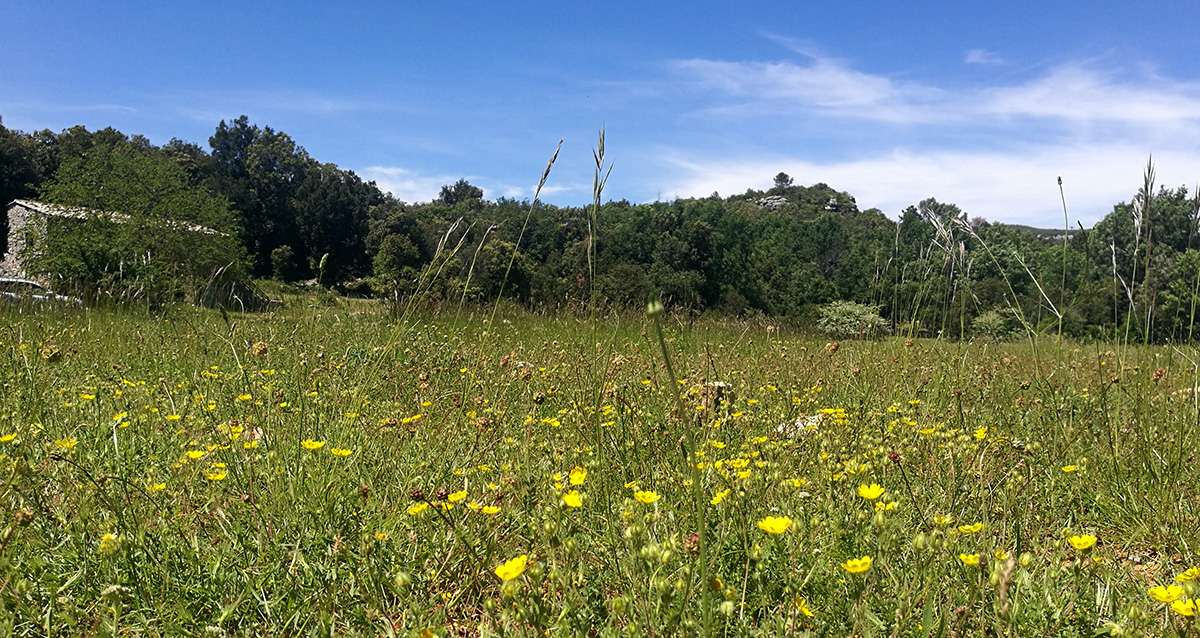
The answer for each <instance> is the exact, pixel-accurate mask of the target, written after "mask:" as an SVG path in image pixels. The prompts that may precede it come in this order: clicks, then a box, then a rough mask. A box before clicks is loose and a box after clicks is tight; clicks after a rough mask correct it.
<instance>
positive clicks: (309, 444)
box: [300, 439, 325, 450]
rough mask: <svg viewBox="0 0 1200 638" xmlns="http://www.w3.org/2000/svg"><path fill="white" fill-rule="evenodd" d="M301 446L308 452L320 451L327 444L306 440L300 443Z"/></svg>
mask: <svg viewBox="0 0 1200 638" xmlns="http://www.w3.org/2000/svg"><path fill="white" fill-rule="evenodd" d="M300 445H302V446H304V449H306V450H319V449H321V448H323V447H325V442H324V441H317V440H315V439H304V440H303V441H301V442H300Z"/></svg>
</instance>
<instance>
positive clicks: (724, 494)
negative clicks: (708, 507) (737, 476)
mask: <svg viewBox="0 0 1200 638" xmlns="http://www.w3.org/2000/svg"><path fill="white" fill-rule="evenodd" d="M732 493H733V490H721V491H720V492H717V493H716V494H713V497H712V500H711V501H709V502H710V503H712V504H713V505H720V504H721V503H723V502H724V501H725V499H727V498H729V495H730V494H732Z"/></svg>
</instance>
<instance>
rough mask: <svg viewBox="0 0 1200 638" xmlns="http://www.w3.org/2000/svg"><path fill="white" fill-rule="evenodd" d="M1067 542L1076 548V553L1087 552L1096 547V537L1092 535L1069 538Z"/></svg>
mask: <svg viewBox="0 0 1200 638" xmlns="http://www.w3.org/2000/svg"><path fill="white" fill-rule="evenodd" d="M1067 542H1068V543H1070V544H1071V547H1074V548H1075V551H1079V552H1086V551H1087V550H1089V549H1091V548H1092V547H1094V546H1095V545H1096V537H1095V536H1093V535H1091V534H1079V535H1076V536H1070V537H1068V538H1067Z"/></svg>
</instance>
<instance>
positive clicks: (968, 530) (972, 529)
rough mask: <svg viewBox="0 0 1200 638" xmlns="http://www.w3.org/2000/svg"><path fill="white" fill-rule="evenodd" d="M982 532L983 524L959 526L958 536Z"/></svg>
mask: <svg viewBox="0 0 1200 638" xmlns="http://www.w3.org/2000/svg"><path fill="white" fill-rule="evenodd" d="M982 531H983V523H978V522H976V523H971V524H970V525H959V526H958V533H959V534H978V533H979V532H982Z"/></svg>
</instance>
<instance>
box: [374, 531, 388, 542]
mask: <svg viewBox="0 0 1200 638" xmlns="http://www.w3.org/2000/svg"><path fill="white" fill-rule="evenodd" d="M387 539H388V533H387V532H375V540H377V541H379V542H381V543H382V542H383V541H386V540H387Z"/></svg>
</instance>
